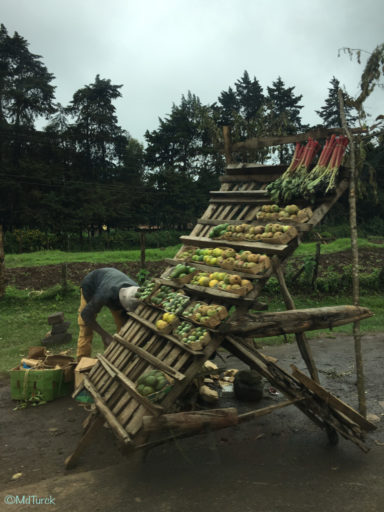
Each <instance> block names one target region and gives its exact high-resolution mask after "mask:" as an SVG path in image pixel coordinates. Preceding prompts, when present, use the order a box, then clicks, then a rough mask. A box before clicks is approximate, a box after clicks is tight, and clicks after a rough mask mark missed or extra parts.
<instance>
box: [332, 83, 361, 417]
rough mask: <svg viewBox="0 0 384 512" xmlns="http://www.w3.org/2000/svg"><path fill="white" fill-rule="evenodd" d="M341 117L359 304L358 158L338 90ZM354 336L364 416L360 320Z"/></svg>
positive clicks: (356, 301)
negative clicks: (346, 148)
mask: <svg viewBox="0 0 384 512" xmlns="http://www.w3.org/2000/svg"><path fill="white" fill-rule="evenodd" d="M338 96H339V105H340V117H341V122H342V126H343V129H344V131H345V134H346V136H347V137H348V140H349V147H350V168H351V171H350V179H349V224H350V230H351V249H352V290H353V304H354V305H355V306H358V305H359V249H358V244H357V215H356V159H355V141H354V139H353V136H352V133H351V130H350V129H349V128H348V125H347V119H346V117H345V110H344V99H343V92H342V90H341V89H339V90H338ZM353 338H354V342H355V361H356V375H357V394H358V400H359V411H360V414H361V415H362V416H366V415H367V406H366V400H365V378H364V368H363V356H362V351H361V332H360V322H354V324H353Z"/></svg>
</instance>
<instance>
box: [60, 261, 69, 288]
mask: <svg viewBox="0 0 384 512" xmlns="http://www.w3.org/2000/svg"><path fill="white" fill-rule="evenodd" d="M61 287H62V289H63V292H64V293H65V292H66V291H67V289H68V281H67V264H66V263H62V264H61Z"/></svg>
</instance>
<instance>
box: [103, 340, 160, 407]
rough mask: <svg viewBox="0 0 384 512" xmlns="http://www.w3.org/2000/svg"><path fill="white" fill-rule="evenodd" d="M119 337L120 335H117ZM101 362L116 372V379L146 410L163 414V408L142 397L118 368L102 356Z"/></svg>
mask: <svg viewBox="0 0 384 512" xmlns="http://www.w3.org/2000/svg"><path fill="white" fill-rule="evenodd" d="M117 336H118V335H117ZM100 358H101V360H102V361H103V364H106V365H108V366H109V367H110V369H111V370H112V371H113V372H115V374H116V377H117V378H118V379H119V380H120V382H121V383H122V384H123V386H124V387H125V390H126V391H127V392H128V393H129V394H130V395H131V396H132V397H133V398H134V399H135V400H137V401H138V402H139V403H140V404H141V405H143V406H144V407H145V408H146V409H148V410H149V411H151V412H152V413H153V414H160V413H161V412H163V408H162V407H161V406H159V405H156V404H154V403H153V402H151V401H150V400H149V399H148V398H146V397H145V396H143V395H141V394H140V393H139V392H138V391H137V390H136V386H135V384H134V383H133V382H132V381H131V379H129V378H128V377H127V376H126V375H124V373H123V372H121V371H120V370H119V369H118V368H116V367H115V366H113V364H112V363H110V362H109V361H108V359H106V358H105V357H103V356H102V355H100Z"/></svg>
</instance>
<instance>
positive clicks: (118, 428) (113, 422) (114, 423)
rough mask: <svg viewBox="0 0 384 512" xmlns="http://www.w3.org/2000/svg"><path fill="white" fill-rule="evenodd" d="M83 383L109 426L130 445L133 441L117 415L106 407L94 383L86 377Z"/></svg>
mask: <svg viewBox="0 0 384 512" xmlns="http://www.w3.org/2000/svg"><path fill="white" fill-rule="evenodd" d="M83 382H84V387H85V388H86V389H87V391H89V393H90V394H91V396H92V397H93V399H94V401H95V405H96V407H97V408H98V410H99V411H100V413H102V414H103V416H104V417H105V419H106V420H107V421H108V423H109V425H110V426H111V428H112V430H113V431H114V432H115V434H116V435H117V437H118V438H119V439H121V440H122V442H123V443H124V444H130V443H131V441H132V440H131V437H130V435H129V434H128V432H127V431H126V430H125V429H124V428H123V426H122V425H121V424H120V423H119V421H118V420H117V419H116V417H115V415H114V414H113V413H112V411H111V410H110V409H109V407H108V406H107V405H106V403H105V401H104V400H103V398H102V397H101V396H100V394H99V393H98V392H97V390H96V388H95V387H94V386H93V384H92V382H91V381H90V380H89V379H88V377H87V376H85V377H84V380H83Z"/></svg>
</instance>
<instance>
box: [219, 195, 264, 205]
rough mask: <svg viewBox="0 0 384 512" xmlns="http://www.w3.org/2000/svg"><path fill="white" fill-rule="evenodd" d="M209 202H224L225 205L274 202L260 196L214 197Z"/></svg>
mask: <svg viewBox="0 0 384 512" xmlns="http://www.w3.org/2000/svg"><path fill="white" fill-rule="evenodd" d="M209 204H223V205H240V206H243V205H244V206H245V205H251V204H253V205H261V206H262V205H263V204H273V201H272V199H268V198H259V197H250V196H247V197H244V198H241V197H235V196H233V197H212V199H210V200H209Z"/></svg>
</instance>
